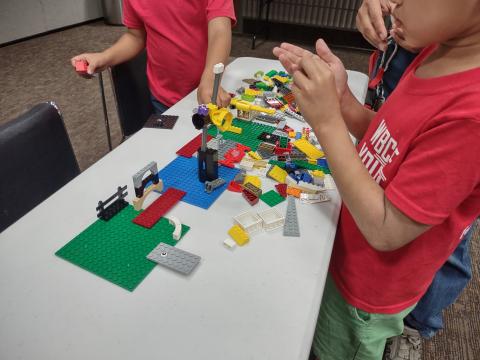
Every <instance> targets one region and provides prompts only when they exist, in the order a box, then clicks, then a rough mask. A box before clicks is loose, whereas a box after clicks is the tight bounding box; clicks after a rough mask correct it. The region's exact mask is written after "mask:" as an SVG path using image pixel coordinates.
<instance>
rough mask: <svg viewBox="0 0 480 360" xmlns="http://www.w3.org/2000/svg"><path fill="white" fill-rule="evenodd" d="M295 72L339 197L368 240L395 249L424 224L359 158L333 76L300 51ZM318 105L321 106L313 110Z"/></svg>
mask: <svg viewBox="0 0 480 360" xmlns="http://www.w3.org/2000/svg"><path fill="white" fill-rule="evenodd" d="M299 69H301V70H297V71H295V72H294V74H293V78H294V86H293V92H294V95H295V99H296V100H297V102H298V104H299V106H300V109H301V111H302V113H303V115H304V117H305V119H306V120H307V121H308V122H309V124H310V125H311V126H312V129H313V131H314V132H315V134H316V135H317V138H318V140H319V142H320V144H322V149H323V151H324V152H325V154H326V157H327V158H328V163H329V167H330V170H331V172H332V175H333V177H334V179H335V183H336V185H337V187H338V190H339V192H340V195H341V197H342V200H343V202H344V203H345V205H346V206H347V208H348V209H349V211H350V213H351V214H352V216H353V218H354V220H355V222H356V224H357V226H358V228H359V229H360V231H361V232H362V234H363V236H364V237H365V238H366V240H367V241H368V243H369V244H370V245H371V246H372V247H373V248H375V249H376V250H379V251H391V250H395V249H398V248H400V247H402V246H404V245H406V244H408V243H409V242H410V241H412V240H413V239H415V238H416V237H418V236H419V235H421V234H422V233H423V232H425V231H426V230H428V229H429V227H430V226H429V225H424V224H420V223H417V222H416V221H414V220H412V219H410V218H409V217H407V216H406V215H404V214H403V213H402V212H401V211H399V210H398V209H397V208H395V207H394V206H393V205H392V204H391V203H390V201H389V200H388V199H387V198H386V196H385V192H384V190H383V189H382V188H381V187H380V186H379V185H378V184H377V183H376V182H375V181H374V180H373V178H372V177H371V176H370V174H369V172H368V170H367V169H366V167H365V165H364V164H363V163H362V161H361V159H360V157H359V155H358V153H357V151H356V149H355V147H354V145H353V143H352V141H351V140H350V137H349V134H348V129H347V126H346V123H345V121H344V119H343V116H342V112H341V110H340V103H339V100H338V95H337V94H336V91H335V76H334V74H333V72H332V70H331V68H330V67H329V65H328V64H327V63H325V62H324V61H323V60H321V59H320V58H319V57H315V56H313V55H311V54H310V55H305V56H304V57H303V58H302V60H301V61H300V63H299ZM317 109H323V111H317Z"/></svg>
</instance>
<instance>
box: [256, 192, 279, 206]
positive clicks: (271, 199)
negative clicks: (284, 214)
mask: <svg viewBox="0 0 480 360" xmlns="http://www.w3.org/2000/svg"><path fill="white" fill-rule="evenodd" d="M260 200H262V201H263V202H264V203H266V204H267V205H268V206H272V207H273V206H275V205H278V204H280V203H281V202H282V201H284V200H285V198H284V197H283V196H282V195H280V194H279V193H277V192H276V191H275V190H270V191H267V192H266V193H264V194H262V196H260Z"/></svg>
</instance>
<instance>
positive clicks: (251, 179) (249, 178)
mask: <svg viewBox="0 0 480 360" xmlns="http://www.w3.org/2000/svg"><path fill="white" fill-rule="evenodd" d="M246 183H250V184H252V185H254V186H256V187H257V188H259V189H261V188H262V180H260V178H259V177H258V176H255V175H245V179H244V180H243V184H244V185H245V184H246Z"/></svg>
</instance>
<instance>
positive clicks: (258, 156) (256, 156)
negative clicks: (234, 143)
mask: <svg viewBox="0 0 480 360" xmlns="http://www.w3.org/2000/svg"><path fill="white" fill-rule="evenodd" d="M247 154H248V156H250V157H251V158H252V159H254V160H262V157H261V156H260V155H258V154H257V153H256V152H255V151H249V152H248V153H247Z"/></svg>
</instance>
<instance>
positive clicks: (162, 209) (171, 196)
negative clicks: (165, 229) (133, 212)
mask: <svg viewBox="0 0 480 360" xmlns="http://www.w3.org/2000/svg"><path fill="white" fill-rule="evenodd" d="M184 196H185V191H182V190H178V189H175V188H173V187H171V188H169V189H167V190H166V191H165V192H164V193H163V194H162V195H161V196H160V197H159V198H158V199H157V200H155V201H154V202H153V203H152V204H151V205H150V206H149V207H148V208H146V209H145V210H144V211H142V212H141V213H140V215H138V216H137V217H136V218H135V219H133V222H134V223H135V224H137V225H140V226H143V227H146V228H147V229H150V228H151V227H152V226H153V225H155V223H156V222H157V221H158V220H160V218H161V217H162V216H163V215H165V214H166V213H167V212H168V211H169V210H170V209H171V208H172V207H173V206H174V205H175V204H176V203H177V202H179V201H180V200H181V199H182V198H183V197H184Z"/></svg>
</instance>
